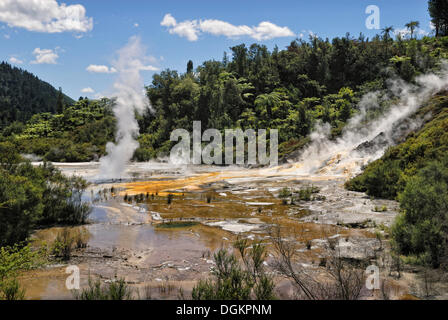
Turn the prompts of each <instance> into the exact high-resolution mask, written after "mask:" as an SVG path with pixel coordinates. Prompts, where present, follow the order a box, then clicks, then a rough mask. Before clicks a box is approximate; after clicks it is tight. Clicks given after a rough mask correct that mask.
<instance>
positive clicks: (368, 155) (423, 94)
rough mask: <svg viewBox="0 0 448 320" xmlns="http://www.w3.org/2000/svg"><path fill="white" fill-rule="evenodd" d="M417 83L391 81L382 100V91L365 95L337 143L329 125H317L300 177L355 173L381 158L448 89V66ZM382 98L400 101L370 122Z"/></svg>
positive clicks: (301, 164)
mask: <svg viewBox="0 0 448 320" xmlns="http://www.w3.org/2000/svg"><path fill="white" fill-rule="evenodd" d="M415 82H416V83H415V84H409V83H405V82H404V81H403V80H394V81H390V83H389V84H390V85H389V91H390V92H391V95H390V96H386V97H381V94H380V93H379V92H374V93H368V94H366V95H365V96H364V97H363V98H362V99H361V101H360V103H359V109H360V111H359V113H357V115H356V116H354V117H353V118H352V119H351V120H350V121H349V123H348V124H347V126H346V127H345V129H344V132H343V134H342V136H341V137H339V138H337V139H336V140H333V141H331V140H329V138H328V137H329V133H330V126H329V125H328V124H323V125H318V126H317V128H316V130H315V131H314V132H313V133H312V134H311V144H310V145H309V146H308V147H307V148H306V149H305V150H304V152H303V153H302V154H301V156H300V159H299V164H300V165H297V167H298V170H297V174H299V175H313V174H319V175H321V174H324V175H341V174H342V175H347V174H356V173H358V172H359V171H360V169H361V167H362V166H363V165H365V164H367V163H368V162H370V161H372V160H376V159H378V158H380V157H381V156H382V155H383V154H384V151H385V150H386V149H387V148H388V147H389V146H391V145H393V144H394V143H396V140H397V136H399V135H400V134H401V135H406V134H407V133H410V131H412V130H414V129H416V128H417V127H419V126H420V124H421V121H422V119H413V120H410V118H409V117H410V116H412V114H414V113H415V112H416V111H417V110H418V108H419V107H420V106H421V105H422V104H423V103H424V102H425V101H427V100H428V99H430V98H431V97H432V96H433V95H434V94H436V93H438V92H440V91H441V90H442V89H447V88H448V65H447V64H446V63H443V64H442V68H441V71H440V72H438V73H437V74H435V73H430V74H425V75H422V76H419V77H417V79H416V81H415ZM381 99H394V100H397V101H398V102H397V103H396V104H394V105H392V106H391V107H390V108H389V109H388V111H386V112H385V113H384V114H383V115H382V116H380V117H378V118H376V119H373V120H372V121H368V120H369V119H368V114H369V113H368V111H369V110H372V109H376V108H380V103H381ZM366 120H367V121H366ZM362 144H368V147H367V148H365V149H364V150H363V148H360V146H362Z"/></svg>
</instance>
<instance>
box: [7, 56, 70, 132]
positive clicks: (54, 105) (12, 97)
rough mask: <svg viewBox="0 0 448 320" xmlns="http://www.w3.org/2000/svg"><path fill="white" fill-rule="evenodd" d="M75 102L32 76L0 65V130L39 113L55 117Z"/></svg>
mask: <svg viewBox="0 0 448 320" xmlns="http://www.w3.org/2000/svg"><path fill="white" fill-rule="evenodd" d="M72 103H73V100H72V99H71V98H69V97H67V96H66V95H64V94H63V93H62V92H60V91H58V90H56V89H55V88H53V87H52V86H51V85H50V84H48V83H46V82H44V81H42V80H40V79H39V78H37V77H36V76H35V75H33V74H32V73H29V72H27V71H25V70H22V69H19V68H16V67H12V66H11V65H10V64H8V63H6V62H2V63H1V64H0V129H1V128H3V127H6V126H8V125H9V124H10V123H12V122H14V121H20V122H24V121H27V120H29V119H30V118H31V116H32V115H34V114H36V113H40V112H51V113H55V112H57V111H59V110H62V108H63V106H64V105H71V104H72Z"/></svg>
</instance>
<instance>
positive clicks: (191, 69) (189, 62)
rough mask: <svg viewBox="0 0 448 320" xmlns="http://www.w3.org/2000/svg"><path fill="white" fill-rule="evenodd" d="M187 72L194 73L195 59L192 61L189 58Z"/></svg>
mask: <svg viewBox="0 0 448 320" xmlns="http://www.w3.org/2000/svg"><path fill="white" fill-rule="evenodd" d="M187 73H188V74H191V73H193V61H191V60H188V63H187Z"/></svg>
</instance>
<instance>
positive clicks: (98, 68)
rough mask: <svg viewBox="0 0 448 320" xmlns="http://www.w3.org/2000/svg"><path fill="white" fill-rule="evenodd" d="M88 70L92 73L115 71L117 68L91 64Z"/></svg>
mask: <svg viewBox="0 0 448 320" xmlns="http://www.w3.org/2000/svg"><path fill="white" fill-rule="evenodd" d="M86 70H87V71H89V72H92V73H115V72H117V70H116V69H115V68H113V67H110V68H109V67H108V66H104V65H97V64H91V65H89V66H88V67H87V68H86Z"/></svg>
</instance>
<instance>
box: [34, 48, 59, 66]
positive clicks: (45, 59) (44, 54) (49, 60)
mask: <svg viewBox="0 0 448 320" xmlns="http://www.w3.org/2000/svg"><path fill="white" fill-rule="evenodd" d="M33 54H34V56H35V60H33V61H31V63H32V64H56V63H57V59H58V58H59V55H58V54H57V53H56V52H55V50H51V49H41V48H36V49H34V51H33Z"/></svg>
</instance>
